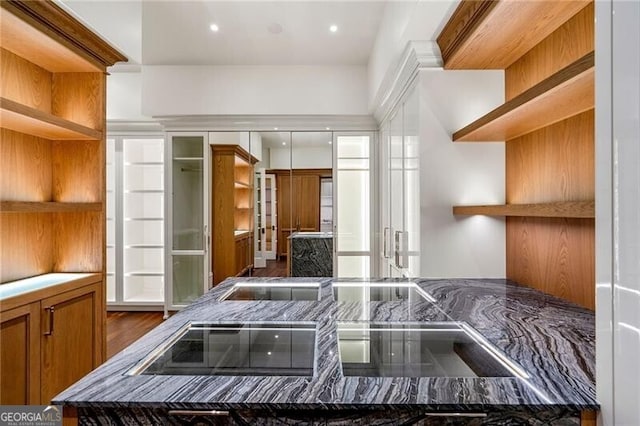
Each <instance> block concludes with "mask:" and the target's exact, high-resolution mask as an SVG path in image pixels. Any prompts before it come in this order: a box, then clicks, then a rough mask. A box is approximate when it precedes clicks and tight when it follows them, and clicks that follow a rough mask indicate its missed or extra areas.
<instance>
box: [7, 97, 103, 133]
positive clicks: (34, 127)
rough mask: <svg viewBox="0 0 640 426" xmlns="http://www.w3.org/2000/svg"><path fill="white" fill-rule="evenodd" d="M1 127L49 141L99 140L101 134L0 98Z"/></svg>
mask: <svg viewBox="0 0 640 426" xmlns="http://www.w3.org/2000/svg"><path fill="white" fill-rule="evenodd" d="M0 121H1V122H2V127H3V128H6V129H10V130H13V131H16V132H20V133H26V134H28V135H33V136H38V137H41V138H45V139H51V140H101V139H102V132H101V131H99V130H95V129H91V128H89V127H86V126H83V125H81V124H78V123H74V122H71V121H69V120H65V119H63V118H60V117H57V116H55V115H53V114H49V113H46V112H43V111H40V110H37V109H35V108H31V107H28V106H26V105H22V104H20V103H18V102H14V101H12V100H10V99H6V98H0Z"/></svg>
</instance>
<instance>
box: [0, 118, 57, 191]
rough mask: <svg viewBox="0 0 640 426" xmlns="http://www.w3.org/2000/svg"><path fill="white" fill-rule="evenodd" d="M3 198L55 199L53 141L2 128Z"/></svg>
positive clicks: (0, 173) (0, 187) (0, 178)
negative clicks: (52, 180) (52, 194)
mask: <svg viewBox="0 0 640 426" xmlns="http://www.w3.org/2000/svg"><path fill="white" fill-rule="evenodd" d="M0 200H2V201H50V200H51V142H50V141H48V140H46V139H41V138H37V137H35V136H31V135H25V134H23V133H18V132H14V131H11V130H7V129H1V130H0Z"/></svg>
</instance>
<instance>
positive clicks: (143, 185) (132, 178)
mask: <svg viewBox="0 0 640 426" xmlns="http://www.w3.org/2000/svg"><path fill="white" fill-rule="evenodd" d="M124 189H125V191H162V190H163V189H164V166H163V165H162V164H129V165H125V167H124Z"/></svg>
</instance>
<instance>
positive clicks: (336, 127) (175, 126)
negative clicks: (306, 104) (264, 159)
mask: <svg viewBox="0 0 640 426" xmlns="http://www.w3.org/2000/svg"><path fill="white" fill-rule="evenodd" d="M154 119H156V120H158V122H159V123H160V124H161V125H162V127H163V128H164V129H165V130H167V131H202V130H211V131H237V130H255V131H274V130H276V128H277V129H278V131H290V130H296V131H327V128H328V130H329V131H347V130H363V131H364V130H366V131H376V130H378V123H377V122H376V120H375V118H374V117H372V116H371V115H185V116H162V117H154Z"/></svg>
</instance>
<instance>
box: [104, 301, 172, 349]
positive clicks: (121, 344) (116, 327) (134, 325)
mask: <svg viewBox="0 0 640 426" xmlns="http://www.w3.org/2000/svg"><path fill="white" fill-rule="evenodd" d="M162 315H163V313H162V312H107V359H109V358H111V357H112V356H114V355H115V354H117V353H118V352H120V351H121V350H123V349H124V348H126V347H127V346H129V345H130V344H132V343H133V342H135V341H136V340H138V339H139V338H140V337H142V336H143V335H144V334H146V333H147V332H148V331H149V330H151V329H152V328H155V327H156V326H157V325H158V324H160V323H161V322H162Z"/></svg>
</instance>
